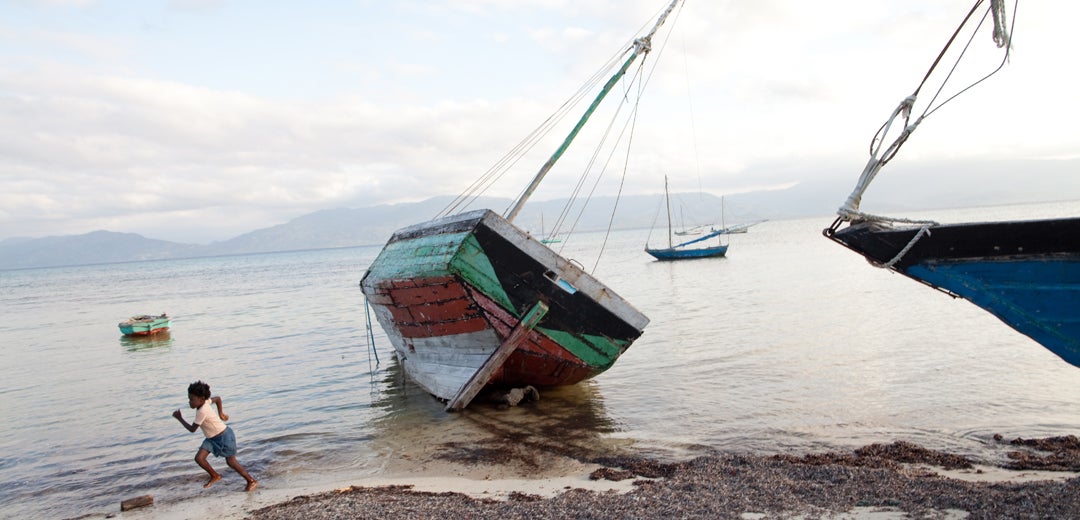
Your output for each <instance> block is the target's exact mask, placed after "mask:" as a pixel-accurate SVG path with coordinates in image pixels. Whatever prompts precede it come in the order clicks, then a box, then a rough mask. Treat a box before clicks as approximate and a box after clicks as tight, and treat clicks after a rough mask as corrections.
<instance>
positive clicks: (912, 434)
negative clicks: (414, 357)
mask: <svg viewBox="0 0 1080 520" xmlns="http://www.w3.org/2000/svg"><path fill="white" fill-rule="evenodd" d="M1077 214H1080V203H1056V204H1043V205H1037V206H1016V207H995V208H985V209H981V210H975V209H972V210H963V211H959V210H953V211H949V212H936V213H933V214H930V215H929V216H931V217H934V218H938V219H939V220H942V221H956V220H972V219H979V218H980V217H981V218H984V219H1008V218H1017V217H1019V218H1035V217H1042V216H1075V215H1077ZM829 223H830V219H829V218H827V217H826V218H822V219H806V220H795V221H777V222H766V223H763V224H760V225H757V226H755V227H753V228H752V229H751V230H750V232H749V233H747V234H745V235H735V236H732V238H731V248H730V250H729V252H728V256H727V257H726V258H722V259H703V260H694V261H687V262H677V263H661V262H655V261H652V259H651V258H650V257H648V255H646V254H645V253H644V252H643V251H642V246H643V244H644V242H645V238H646V236H647V235H648V234H649V232H648V230H637V231H621V232H617V233H615V234H614V235H613V236H612V237H611V238H610V240H609V242H608V244H607V250H606V253H605V256H604V258H603V260H602V261H601V263H600V264H599V268H598V269H597V271H596V273H595V274H596V275H597V276H598V277H599V278H600V279H601V280H603V281H605V282H606V283H608V284H609V285H610V286H611V287H612V288H613V289H614V290H615V291H616V292H618V293H619V294H621V295H622V296H623V297H625V298H626V299H628V300H629V301H631V302H633V303H634V305H635V306H637V307H638V308H639V309H640V310H641V311H643V312H644V313H645V314H646V315H648V316H649V317H650V318H651V319H652V323H651V324H650V325H649V327H648V328H647V329H646V333H645V335H644V336H642V337H641V339H639V340H638V341H637V342H636V343H635V344H634V345H633V347H631V349H630V350H629V351H628V352H627V353H626V354H625V355H624V356H623V358H622V359H620V361H619V362H618V363H616V365H615V366H614V367H613V368H612V369H611V370H609V371H608V372H606V373H604V374H602V375H601V376H600V377H598V378H596V379H594V380H592V381H588V382H586V383H584V384H582V385H578V386H576V387H571V388H564V389H558V390H553V391H547V392H544V395H543V396H542V399H541V401H540V402H538V403H534V404H531V405H529V406H526V407H521V408H518V409H513V410H508V411H505V412H495V411H493V410H477V411H474V412H468V411H467V412H466V413H463V414H455V415H449V414H445V413H443V411H442V404H441V403H438V402H436V401H435V400H434V399H432V398H430V397H429V396H427V395H426V394H424V393H423V392H422V391H420V390H419V389H417V388H416V387H415V386H413V385H411V384H410V383H409V382H408V381H407V380H406V379H405V378H404V377H403V376H402V374H401V373H400V371H399V370H398V369H397V366H396V363H395V362H394V360H393V359H392V350H391V348H390V345H389V343H388V342H387V341H386V339H385V336H384V335H383V334H382V331H381V330H379V328H378V325H377V324H376V325H375V330H373V336H374V347H375V349H374V352H373V350H372V348H371V345H370V344H369V341H368V337H367V329H366V322H365V316H364V306H363V300H362V294H361V293H360V290H359V288H358V287H357V282H358V281H359V279H360V277H361V275H362V274H363V270H364V268H365V266H366V265H367V264H368V263H369V262H370V261H371V260H372V259H373V258H374V256H375V255H376V254H377V253H378V249H379V248H352V249H338V250H327V251H308V252H295V253H275V254H265V255H248V256H234V257H219V258H206V259H194V260H177V261H162V262H141V263H128V264H113V265H100V266H84V267H72V268H54V269H34V270H22V271H4V272H0V308H2V309H3V312H2V313H0V351H2V352H3V354H4V363H3V365H2V367H0V381H3V383H2V385H0V411H2V415H3V417H4V421H3V425H2V426H0V428H2V433H3V435H2V436H0V515H2V516H5V517H70V516H77V515H80V514H85V513H90V512H112V511H115V510H116V509H117V508H118V503H119V502H120V501H121V500H124V499H126V498H131V497H133V496H137V495H142V494H148V493H149V494H153V495H154V496H155V500H156V501H157V502H158V503H162V502H169V501H176V500H180V499H183V498H184V497H189V496H192V495H197V494H200V493H203V491H202V488H201V486H200V485H199V484H200V483H201V482H202V481H203V479H204V477H203V475H204V474H203V473H202V472H201V470H199V468H198V467H197V466H195V464H194V462H193V461H192V457H193V456H194V453H195V451H196V450H197V448H198V445H199V443H200V442H201V434H199V433H195V434H190V433H188V432H187V431H186V430H184V429H183V428H182V427H181V426H180V425H179V424H178V423H177V422H176V420H175V419H173V418H172V417H171V416H170V414H171V413H172V411H173V410H175V409H177V408H183V410H184V413H185V416H186V417H187V418H188V419H189V420H190V419H191V417H192V416H193V413H192V412H193V411H192V410H190V409H188V408H187V397H186V388H187V384H188V383H190V382H191V381H194V380H196V379H202V380H205V381H207V382H208V383H209V384H210V386H211V389H212V390H213V392H214V393H215V394H216V395H221V396H222V397H223V398H224V401H225V410H226V412H227V413H229V415H230V416H232V419H231V420H230V424H231V425H232V427H233V429H234V430H236V433H237V440H238V443H239V446H240V452H239V459H240V461H241V462H242V463H244V464H245V465H246V466H247V468H248V469H249V470H250V471H251V472H252V473H254V474H255V475H256V476H257V477H258V478H259V479H260V480H261V481H262V482H263V485H264V486H276V487H285V486H290V485H295V484H297V483H304V484H308V485H310V484H312V483H314V484H317V483H319V482H328V483H329V482H336V481H340V480H341V477H342V476H345V477H356V478H359V477H363V476H369V475H375V474H379V473H380V472H381V471H384V468H385V467H386V466H387V465H388V463H389V461H392V460H394V458H395V457H402V456H408V453H409V450H410V447H415V446H421V445H431V444H433V443H441V442H447V441H454V442H465V443H467V442H468V439H469V435H470V434H469V432H470V429H473V428H484V429H486V430H488V431H489V432H491V431H495V432H496V433H497V432H498V431H499V426H498V424H499V422H502V423H504V424H511V423H512V424H513V425H514V426H515V427H518V428H524V429H525V430H526V431H528V432H530V435H533V436H535V437H537V438H543V439H545V440H547V441H548V442H554V443H564V444H566V445H570V446H578V445H580V446H590V445H601V444H604V445H607V444H616V445H630V446H633V447H634V449H636V450H638V451H640V452H642V453H646V454H653V455H657V456H664V457H684V456H690V455H693V454H695V453H701V452H704V451H709V450H729V451H732V450H733V451H754V452H765V453H783V452H805V451H811V450H815V451H816V450H825V449H830V448H848V447H852V446H857V445H863V444H866V443H871V442H892V441H895V440H909V441H913V442H917V443H920V444H922V445H924V446H927V447H929V448H934V449H947V450H950V451H953V452H957V453H961V454H965V455H970V456H973V457H977V458H980V459H983V460H997V459H1000V458H1001V457H1003V456H1004V450H1003V448H1002V447H1000V446H998V445H996V444H995V443H993V442H990V438H991V437H992V436H993V435H994V434H995V433H1000V434H1002V435H1004V436H1005V437H1007V438H1012V437H1037V436H1047V435H1066V434H1075V433H1076V432H1077V430H1078V429H1080V411H1078V410H1077V407H1076V405H1075V403H1076V402H1078V401H1080V369H1077V368H1075V367H1072V366H1071V365H1068V364H1066V363H1065V362H1063V361H1061V360H1060V359H1058V358H1057V357H1056V356H1054V355H1053V354H1051V353H1050V352H1049V351H1047V350H1046V349H1044V348H1042V347H1040V346H1039V345H1038V344H1036V343H1034V342H1032V341H1031V340H1029V339H1027V338H1026V337H1024V336H1022V335H1020V334H1019V333H1017V332H1015V331H1013V330H1012V329H1010V328H1008V327H1007V326H1005V325H1004V324H1002V323H1000V322H999V321H998V320H997V319H996V318H994V317H992V316H990V315H989V314H987V313H985V312H983V311H981V310H979V309H978V308H976V307H974V306H973V305H971V304H969V303H967V302H965V301H962V300H953V299H952V298H949V297H948V296H946V295H944V294H942V293H939V292H937V291H934V290H932V289H929V288H927V287H925V286H923V285H921V284H918V283H915V282H913V281H912V280H909V279H907V278H905V277H903V276H899V275H895V274H891V273H888V272H885V271H882V270H880V269H875V268H872V267H870V266H869V265H868V264H867V263H866V262H865V261H864V260H862V258H861V257H859V256H857V255H855V254H854V253H851V252H850V251H847V250H846V249H844V248H842V247H840V246H839V245H836V244H834V243H832V242H830V241H828V240H826V239H824V238H823V237H822V236H821V234H820V232H821V229H822V228H824V227H826V226H828V225H829ZM601 238H602V237H600V236H599V235H587V234H586V235H580V236H576V237H574V238H573V239H572V240H571V241H568V242H566V243H564V244H558V246H559V247H563V248H564V250H563V254H564V256H567V257H571V258H576V259H578V260H580V261H581V262H582V263H583V264H584V265H586V266H591V265H593V263H594V261H595V258H594V256H592V255H589V254H586V253H585V251H591V250H593V249H594V248H593V245H594V244H595V243H596V242H598V241H599V240H601ZM161 312H168V313H169V314H170V315H171V316H173V318H174V319H173V330H172V332H171V333H170V334H169V335H167V336H159V337H155V338H152V339H148V340H132V339H127V338H123V337H121V336H120V334H119V331H118V329H117V327H116V323H117V322H119V321H121V320H123V319H124V318H127V317H128V316H131V315H134V314H157V313H161ZM376 354H377V356H378V358H379V362H376V360H375V355H376ZM470 414H471V415H470ZM479 417H483V418H484V420H477V419H478V418H479ZM212 462H215V464H216V466H218V467H219V468H220V469H222V470H224V471H223V474H224V475H225V480H224V481H223V483H222V484H219V485H218V486H216V487H215V488H214V489H212V490H210V491H208V492H206V493H233V492H236V491H237V490H238V489H241V488H242V487H243V482H242V480H241V479H240V478H239V477H237V476H236V475H235V474H233V473H232V472H231V471H229V470H227V468H225V465H224V463H223V461H220V460H214V459H213V458H212Z"/></svg>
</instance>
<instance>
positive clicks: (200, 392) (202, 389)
mask: <svg viewBox="0 0 1080 520" xmlns="http://www.w3.org/2000/svg"><path fill="white" fill-rule="evenodd" d="M187 393H188V394H190V395H194V396H196V397H202V398H203V399H210V385H208V384H206V383H203V382H202V381H195V382H194V383H191V384H190V385H188V387H187Z"/></svg>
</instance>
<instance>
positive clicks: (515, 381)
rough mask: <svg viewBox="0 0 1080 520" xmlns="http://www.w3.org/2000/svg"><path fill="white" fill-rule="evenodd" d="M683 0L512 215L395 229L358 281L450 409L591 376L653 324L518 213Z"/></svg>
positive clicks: (613, 79)
mask: <svg viewBox="0 0 1080 520" xmlns="http://www.w3.org/2000/svg"><path fill="white" fill-rule="evenodd" d="M680 1H681V0H675V1H672V2H671V3H670V5H668V6H667V7H666V9H664V10H663V12H662V14H661V15H660V16H659V18H658V20H657V21H656V23H655V24H654V25H653V26H652V29H651V31H649V32H648V33H646V34H645V35H643V36H641V37H639V38H636V39H635V40H634V43H633V45H631V46H630V47H629V48H628V49H626V53H627V54H628V56H627V57H626V58H625V60H623V61H622V64H621V66H619V64H618V63H617V62H616V63H614V65H615V66H616V67H617V70H616V71H615V72H614V74H613V75H611V76H610V78H609V79H608V81H607V83H606V84H604V85H603V87H602V88H601V89H600V91H599V93H598V94H597V95H596V97H595V99H594V100H593V102H592V104H591V105H590V106H589V108H588V110H587V111H586V112H585V113H584V115H582V116H581V118H580V120H579V121H578V123H577V125H576V126H575V127H574V129H573V130H572V131H571V132H570V134H569V135H568V136H566V138H565V139H564V140H563V142H562V144H561V145H560V146H559V147H558V149H557V150H556V152H555V153H554V154H553V155H552V156H551V157H550V158H549V159H548V160H547V162H546V163H544V165H543V166H542V167H541V168H540V171H539V173H537V174H536V175H535V177H534V178H533V180H532V181H531V183H530V184H529V186H528V187H527V188H526V189H525V190H524V192H523V195H522V196H521V197H520V198H519V199H518V200H517V202H516V203H515V205H514V206H513V208H511V209H510V210H509V211H508V212H507V214H506V215H505V216H504V215H500V214H497V213H495V212H493V211H491V210H486V209H482V210H473V211H468V212H463V213H458V214H450V215H446V216H443V217H441V218H436V219H435V220H432V221H429V222H424V223H421V224H417V225H414V226H410V227H406V228H404V229H401V230H398V231H397V232H395V233H394V234H393V236H392V237H391V238H390V240H389V241H388V242H387V244H386V246H385V247H384V248H383V249H382V251H381V252H380V253H379V255H378V257H377V258H376V259H375V260H374V261H373V262H372V264H371V266H370V267H369V268H368V270H367V272H366V273H365V274H364V276H363V279H362V280H361V282H360V286H361V289H362V290H363V292H364V295H365V296H366V298H367V301H368V303H369V304H370V305H371V308H372V309H373V311H374V314H375V317H376V319H377V320H378V322H379V324H380V325H381V326H382V328H383V330H385V331H386V334H387V336H388V337H389V339H390V342H391V343H392V344H393V346H394V350H395V353H396V355H397V357H398V360H399V361H400V363H401V365H402V366H403V368H404V370H405V373H406V374H407V375H408V376H409V377H410V379H412V380H413V381H415V382H416V383H417V384H418V385H419V386H420V387H422V388H424V389H425V390H426V391H428V392H430V393H431V394H432V395H434V396H436V397H438V398H440V399H443V400H446V401H447V406H446V408H447V410H460V409H462V408H464V407H465V406H467V405H468V404H469V402H470V401H471V400H472V399H473V397H475V396H476V394H477V393H478V392H479V391H480V390H481V389H482V388H484V387H485V386H489V385H490V386H499V387H523V386H534V387H550V386H561V385H572V384H575V383H578V382H580V381H582V380H585V379H588V378H590V377H593V376H595V375H597V374H600V373H601V372H603V371H605V370H607V369H608V368H610V367H611V366H612V365H613V364H614V363H615V361H616V360H617V359H618V358H619V356H620V355H622V353H623V352H625V351H626V349H627V348H629V347H630V345H631V344H632V343H633V342H634V340H636V339H637V338H638V337H639V336H641V334H642V332H643V330H644V328H645V326H646V325H647V324H648V322H649V319H648V318H647V317H645V315H643V314H642V313H640V312H639V311H637V310H636V309H635V308H634V307H633V306H631V305H630V304H629V303H628V302H627V301H625V300H624V299H623V298H622V297H620V296H619V295H618V294H616V293H615V292H614V291H613V290H612V289H611V288H609V287H607V286H605V285H604V284H603V283H601V282H600V281H599V280H597V279H596V278H594V277H593V276H592V275H590V274H589V273H587V272H585V270H584V269H582V268H581V267H580V265H579V264H576V263H574V262H571V261H570V260H568V259H566V258H563V257H562V256H560V255H559V254H557V253H556V252H555V251H553V250H552V249H550V248H549V247H548V246H547V245H545V244H543V243H541V241H540V240H537V239H534V238H532V237H531V236H530V235H529V234H528V233H527V232H526V231H524V230H522V229H520V228H518V227H517V226H515V225H514V224H513V220H514V218H515V217H516V216H517V215H518V213H519V212H520V210H521V208H522V206H523V205H524V204H525V202H526V201H527V200H528V198H529V196H530V195H531V194H532V193H533V191H534V190H535V189H536V187H537V185H538V184H539V183H540V181H541V180H542V179H543V178H544V176H545V175H546V174H547V172H548V171H549V170H550V169H551V168H552V166H554V164H555V163H556V161H557V160H558V159H559V158H560V157H561V156H562V154H563V153H564V152H565V151H566V150H567V148H568V147H569V145H570V143H571V142H572V141H573V139H574V137H575V136H576V135H577V134H578V132H579V131H580V130H581V128H582V126H583V125H584V124H585V122H586V121H587V120H588V118H589V116H590V115H591V114H592V113H593V111H594V110H595V109H596V107H597V105H598V104H599V103H600V101H601V100H602V99H604V97H605V96H606V95H607V93H608V92H609V91H611V90H612V88H613V87H614V86H615V85H616V84H618V82H619V80H621V79H622V78H623V76H625V75H626V72H627V70H628V69H629V67H630V65H631V64H632V63H633V62H634V61H635V60H636V59H637V58H638V57H639V56H642V55H644V54H646V53H648V52H649V50H651V44H652V37H653V35H654V34H655V33H656V31H657V29H659V27H660V26H661V25H663V23H664V21H665V20H666V19H667V17H668V15H669V14H670V13H671V12H672V11H673V10H674V9H675V7H676V5H677V4H679V3H680ZM633 77H634V78H635V79H634V81H636V80H638V79H640V78H641V77H642V76H641V75H640V74H636V75H635V76H633ZM637 88H638V87H636V86H635V87H633V89H637ZM633 89H631V88H629V87H628V88H626V89H625V91H631V90H633ZM541 238H550V237H541Z"/></svg>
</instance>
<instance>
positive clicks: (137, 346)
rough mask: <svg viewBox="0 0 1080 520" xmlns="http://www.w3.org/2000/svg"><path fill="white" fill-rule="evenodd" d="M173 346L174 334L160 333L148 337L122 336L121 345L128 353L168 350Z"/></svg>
mask: <svg viewBox="0 0 1080 520" xmlns="http://www.w3.org/2000/svg"><path fill="white" fill-rule="evenodd" d="M172 344H173V339H172V332H170V331H165V332H158V333H157V334H151V335H147V336H120V345H122V346H123V347H124V349H126V350H127V351H128V352H136V351H139V350H149V349H159V348H161V349H167V348H169V347H171V346H172Z"/></svg>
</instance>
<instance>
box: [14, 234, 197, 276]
mask: <svg viewBox="0 0 1080 520" xmlns="http://www.w3.org/2000/svg"><path fill="white" fill-rule="evenodd" d="M205 249H206V246H199V245H191V244H178V243H176V242H167V241H165V240H154V239H152V238H146V237H143V236H141V235H137V234H135V233H115V232H112V231H94V232H92V233H87V234H85V235H73V236H58V237H45V238H31V239H27V238H12V239H8V240H4V241H3V242H0V269H23V268H29V267H55V266H64V265H84V264H109V263H116V262H133V261H139V260H161V259H166V258H185V257H191V256H201V255H202V254H203V252H204V250H205Z"/></svg>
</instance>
